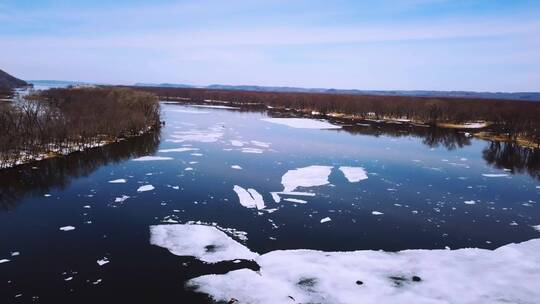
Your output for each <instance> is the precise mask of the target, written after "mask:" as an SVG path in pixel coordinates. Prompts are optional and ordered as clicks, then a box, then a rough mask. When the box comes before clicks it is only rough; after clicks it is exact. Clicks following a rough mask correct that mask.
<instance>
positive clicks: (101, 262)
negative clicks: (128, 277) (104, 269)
mask: <svg viewBox="0 0 540 304" xmlns="http://www.w3.org/2000/svg"><path fill="white" fill-rule="evenodd" d="M109 262H110V261H109V259H107V258H106V257H105V258H103V259H99V260H97V264H98V265H99V266H103V265H105V264H107V263H109Z"/></svg>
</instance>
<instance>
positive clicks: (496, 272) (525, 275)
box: [179, 229, 540, 304]
mask: <svg viewBox="0 0 540 304" xmlns="http://www.w3.org/2000/svg"><path fill="white" fill-rule="evenodd" d="M217 231H218V230H217V229H215V231H214V232H213V233H216V232H217ZM201 234H202V233H198V232H194V233H192V234H191V235H187V236H184V235H182V236H180V237H179V238H182V239H184V238H185V239H187V240H192V243H191V244H190V243H188V242H187V241H186V242H183V244H185V249H184V250H181V251H182V252H181V254H186V252H189V251H195V250H194V249H193V247H195V248H201V247H202V246H201V245H199V244H200V240H199V236H200V235H201ZM220 241H221V242H224V240H220ZM192 244H195V245H192ZM241 247H243V246H241ZM243 248H244V250H248V249H247V248H245V247H243ZM238 250H240V249H238ZM539 250H540V239H535V240H530V241H527V242H524V243H521V244H510V245H506V246H503V247H500V248H498V249H496V250H485V249H475V248H467V249H458V250H405V251H400V252H383V251H372V250H363V251H353V252H323V251H315V250H278V251H271V252H269V253H266V254H264V255H261V256H258V257H256V258H255V262H257V264H258V265H259V266H260V267H261V268H260V270H259V271H257V272H255V271H252V270H249V269H241V270H236V271H231V272H229V273H226V274H221V275H215V274H212V275H204V276H201V277H198V278H195V279H192V280H190V281H189V282H188V285H189V286H192V287H194V288H195V289H196V290H197V291H198V292H203V293H206V294H209V295H210V296H212V298H213V299H214V300H215V301H224V302H227V301H229V300H230V299H231V297H234V298H236V299H238V302H239V303H260V304H267V303H268V304H274V303H292V302H293V300H292V299H294V302H295V303H340V304H356V303H458V304H460V303H464V304H465V303H536V302H537V300H538V298H540V289H539V288H538V282H540V272H538V271H537V270H538V269H539V267H540V255H538V252H539ZM199 251H201V250H198V251H197V252H194V253H192V254H190V255H193V256H200V255H203V254H204V253H205V252H204V251H202V253H200V252H199ZM235 258H241V256H235V255H231V256H228V257H227V260H234V259H235Z"/></svg>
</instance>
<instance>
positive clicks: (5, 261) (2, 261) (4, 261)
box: [0, 259, 10, 264]
mask: <svg viewBox="0 0 540 304" xmlns="http://www.w3.org/2000/svg"><path fill="white" fill-rule="evenodd" d="M9 261H10V260H8V259H0V264H3V263H7V262H9Z"/></svg>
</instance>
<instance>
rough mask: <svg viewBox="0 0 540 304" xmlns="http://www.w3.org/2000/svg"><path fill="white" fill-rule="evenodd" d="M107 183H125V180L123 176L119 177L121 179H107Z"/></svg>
mask: <svg viewBox="0 0 540 304" xmlns="http://www.w3.org/2000/svg"><path fill="white" fill-rule="evenodd" d="M109 183H111V184H125V183H127V181H126V180H125V179H124V178H121V179H115V180H111V181H109Z"/></svg>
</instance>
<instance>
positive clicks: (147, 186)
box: [137, 185, 155, 192]
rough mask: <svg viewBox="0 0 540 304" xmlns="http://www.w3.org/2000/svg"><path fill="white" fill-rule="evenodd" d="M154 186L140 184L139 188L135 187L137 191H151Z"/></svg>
mask: <svg viewBox="0 0 540 304" xmlns="http://www.w3.org/2000/svg"><path fill="white" fill-rule="evenodd" d="M154 189H155V188H154V186H152V185H144V186H140V187H139V189H137V192H146V191H152V190H154Z"/></svg>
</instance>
